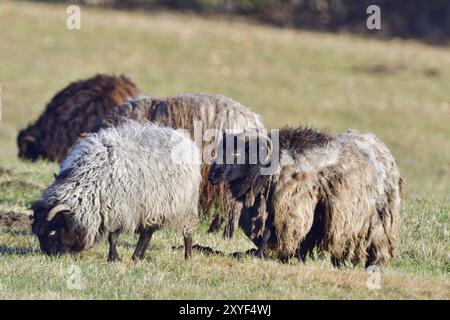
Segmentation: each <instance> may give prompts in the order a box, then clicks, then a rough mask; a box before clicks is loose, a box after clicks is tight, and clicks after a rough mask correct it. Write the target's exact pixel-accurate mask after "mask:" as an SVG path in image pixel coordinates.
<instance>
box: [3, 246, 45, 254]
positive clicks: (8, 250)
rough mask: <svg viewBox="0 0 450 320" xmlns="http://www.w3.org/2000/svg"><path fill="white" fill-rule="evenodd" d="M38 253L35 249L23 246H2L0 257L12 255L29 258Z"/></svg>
mask: <svg viewBox="0 0 450 320" xmlns="http://www.w3.org/2000/svg"><path fill="white" fill-rule="evenodd" d="M36 253H38V251H37V250H35V249H33V248H27V247H22V246H17V247H10V246H7V245H3V244H2V245H0V255H3V256H11V255H18V256H28V255H32V254H36Z"/></svg>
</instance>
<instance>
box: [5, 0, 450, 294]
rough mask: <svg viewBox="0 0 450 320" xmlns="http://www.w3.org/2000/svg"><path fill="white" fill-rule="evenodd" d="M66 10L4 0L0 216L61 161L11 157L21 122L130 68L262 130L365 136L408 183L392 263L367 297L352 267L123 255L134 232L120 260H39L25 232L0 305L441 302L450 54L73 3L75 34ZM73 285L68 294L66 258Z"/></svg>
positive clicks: (207, 240) (239, 245)
mask: <svg viewBox="0 0 450 320" xmlns="http://www.w3.org/2000/svg"><path fill="white" fill-rule="evenodd" d="M65 9H66V8H65V6H59V5H49V4H39V3H31V2H22V1H18V2H11V1H2V2H1V3H0V34H1V38H0V39H1V41H0V83H1V84H2V106H3V119H2V122H1V123H0V166H1V167H4V168H7V169H9V170H10V171H11V172H12V173H11V174H9V175H7V174H4V175H1V176H0V210H14V211H17V212H28V211H27V206H28V205H29V204H30V202H31V201H33V200H34V199H36V198H37V197H38V196H39V194H40V191H41V190H42V189H43V188H44V187H45V186H46V185H48V184H49V183H50V182H51V181H52V179H53V172H56V171H57V165H55V164H49V163H46V162H38V163H35V164H31V163H26V162H22V161H19V160H18V159H17V157H16V154H17V150H16V146H15V138H16V135H17V131H18V130H19V129H20V128H22V127H23V126H25V125H26V124H27V123H28V122H30V121H32V120H33V119H35V118H36V117H37V116H38V115H39V114H40V112H41V111H42V110H43V108H44V106H45V103H46V102H47V101H48V100H49V99H50V98H51V97H52V96H53V95H54V94H55V93H56V92H57V91H58V90H60V89H61V88H62V87H64V86H65V85H67V84H68V83H69V82H70V81H73V80H75V79H78V78H84V77H89V76H91V75H92V74H94V73H96V72H108V73H125V74H127V75H129V76H130V77H131V78H132V79H133V80H134V81H136V82H137V83H138V84H139V86H140V87H141V89H142V91H143V92H145V93H148V94H152V95H157V96H166V95H173V94H178V93H181V92H211V93H222V94H225V95H228V96H231V97H232V98H234V99H236V100H238V101H240V102H241V103H243V104H244V105H247V106H248V107H250V108H251V109H253V110H255V111H257V112H259V113H260V114H261V115H262V116H263V118H264V121H265V123H266V125H268V126H269V127H272V128H276V127H280V126H283V125H285V124H289V125H300V124H304V125H311V126H314V127H319V128H325V129H328V130H330V131H335V132H340V131H343V130H346V129H347V128H355V129H358V130H362V131H372V132H374V133H375V134H376V135H378V136H379V137H380V138H382V139H383V140H384V141H385V142H386V143H387V145H388V146H389V147H390V149H391V150H392V152H393V154H394V155H395V157H396V158H397V160H398V163H399V166H400V169H401V172H402V175H403V176H404V177H405V179H406V183H407V199H406V201H405V210H404V212H403V214H402V227H401V234H400V246H399V252H398V256H397V258H396V259H395V260H394V261H393V263H392V264H391V265H389V266H388V267H387V268H386V269H385V270H384V272H383V274H382V277H381V289H380V290H369V289H368V288H367V285H366V281H367V278H368V274H367V273H366V272H365V271H364V270H362V269H361V268H356V269H352V268H344V269H343V270H335V269H333V268H331V266H330V264H329V262H328V259H327V258H326V257H324V258H319V259H317V260H316V261H310V262H308V263H306V264H305V265H301V264H299V263H298V262H295V261H291V262H290V263H288V264H281V263H279V262H275V261H261V260H257V259H251V258H246V259H243V260H235V259H232V258H229V257H219V256H213V257H207V256H203V255H200V254H195V255H194V258H193V259H192V261H188V262H185V261H184V260H183V257H182V251H179V250H174V249H172V246H178V245H179V244H181V239H180V238H179V237H178V235H175V234H173V233H171V232H169V231H161V232H158V233H156V234H155V238H154V240H152V244H151V248H150V252H149V254H148V257H147V259H146V260H145V261H143V262H142V263H138V264H136V265H135V264H133V263H131V262H130V256H131V254H132V250H133V246H134V245H135V241H136V239H135V238H134V237H132V236H127V237H121V242H120V247H119V251H120V253H121V254H122V255H123V262H121V263H118V264H114V265H112V264H108V263H106V262H105V261H106V253H107V246H106V244H102V245H99V246H97V247H95V248H93V249H92V250H89V251H87V252H85V253H83V254H82V255H80V256H78V257H71V256H64V257H59V258H53V259H51V258H48V257H45V256H43V255H41V254H40V253H39V251H38V243H37V241H36V239H35V238H34V237H33V236H32V235H31V234H30V232H28V231H15V230H6V229H3V230H1V231H0V298H206V299H210V298H227V299H233V298H236V299H237V298H301V299H310V298H339V299H341V298H364V299H371V298H381V299H385V298H408V299H409V298H412V299H415V298H445V299H449V298H450V280H449V277H448V275H449V271H450V256H449V254H450V240H449V230H448V228H449V222H450V217H449V215H450V198H449V194H450V179H449V177H450V125H449V124H450V98H449V92H450V48H448V47H432V46H428V45H424V44H420V43H417V42H414V41H400V40H391V41H378V40H373V39H370V38H361V37H354V36H350V35H339V34H334V35H331V34H322V33H311V32H299V31H292V30H282V29H275V28H269V27H263V26H257V25H251V24H247V23H245V22H241V21H227V20H213V19H205V18H200V17H196V16H189V15H178V14H169V13H158V14H152V13H140V12H119V11H112V10H99V9H94V8H87V7H82V29H81V30H79V31H69V30H67V29H66V28H65V18H66V13H65ZM206 227H207V223H202V224H200V226H199V227H198V230H197V232H196V234H195V241H196V242H199V243H201V244H202V245H208V246H211V247H214V248H217V249H219V250H222V251H225V252H227V253H230V252H233V251H239V250H245V249H248V248H250V247H251V246H252V245H251V243H250V242H249V241H248V240H247V239H246V238H245V237H244V236H243V235H242V233H238V234H237V236H236V237H235V238H233V239H232V240H224V239H222V237H221V236H220V235H209V234H206V232H205V231H206ZM71 265H76V266H78V267H79V268H80V271H81V275H80V278H81V282H82V284H83V288H82V289H81V290H71V289H69V288H68V287H67V283H66V282H67V279H70V275H71V274H70V266H71Z"/></svg>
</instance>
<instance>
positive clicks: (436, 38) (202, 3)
mask: <svg viewBox="0 0 450 320" xmlns="http://www.w3.org/2000/svg"><path fill="white" fill-rule="evenodd" d="M47 1H49V2H66V3H69V2H70V3H77V2H78V3H84V4H89V5H98V6H109V7H114V8H118V9H144V10H165V9H170V10H178V11H190V12H195V13H198V14H202V15H225V16H237V17H245V18H247V19H251V20H253V21H257V22H261V23H266V24H270V25H274V26H279V27H289V28H300V29H309V30H318V31H327V32H342V31H347V32H355V33H367V28H365V26H364V24H362V23H361V18H362V15H363V14H364V13H365V12H366V9H367V7H369V6H370V5H378V6H379V7H380V9H381V11H382V12H383V28H382V31H381V32H380V33H379V34H378V36H383V37H392V36H398V37H402V38H421V39H424V40H426V41H431V42H436V43H439V42H445V41H447V40H448V39H449V37H450V2H449V1H446V0H431V1H424V0H409V1H401V0H359V1H352V0H81V1H67V0H47Z"/></svg>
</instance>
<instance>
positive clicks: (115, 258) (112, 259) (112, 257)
mask: <svg viewBox="0 0 450 320" xmlns="http://www.w3.org/2000/svg"><path fill="white" fill-rule="evenodd" d="M120 261H122V259H120V257H119V255H118V254H117V253H116V254H110V255H109V256H108V262H120Z"/></svg>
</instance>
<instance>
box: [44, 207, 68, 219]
mask: <svg viewBox="0 0 450 320" xmlns="http://www.w3.org/2000/svg"><path fill="white" fill-rule="evenodd" d="M61 211H70V207H69V206H68V205H67V204H62V203H61V204H58V205H56V206H55V207H53V208H52V209H51V210H50V211H49V212H48V215H47V221H52V220H53V218H54V217H55V216H56V215H57V214H58V213H59V212H61Z"/></svg>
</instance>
